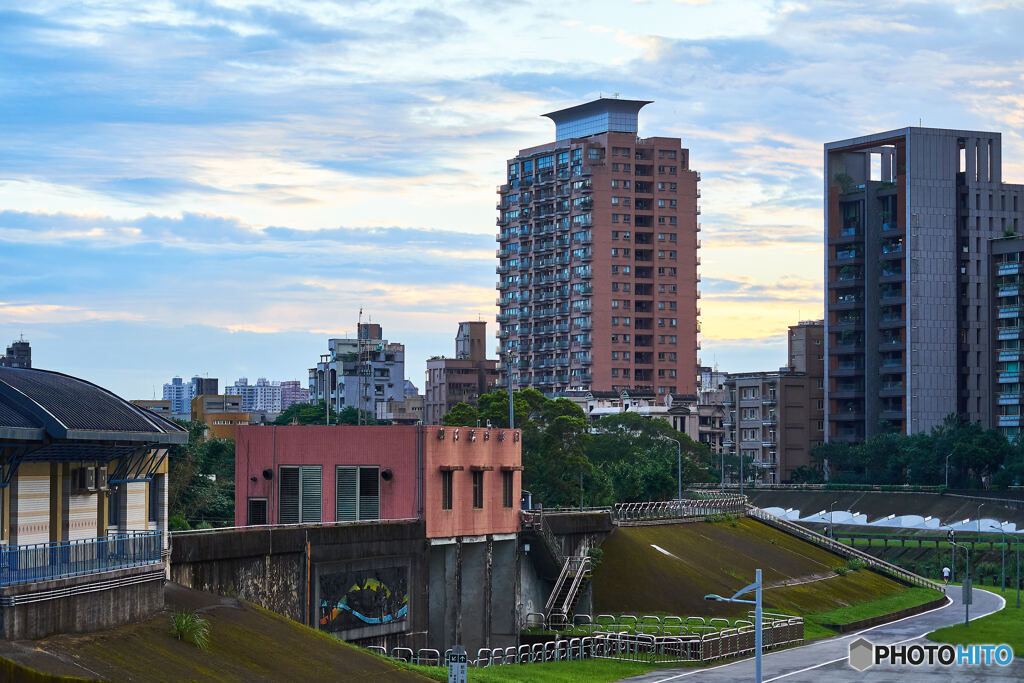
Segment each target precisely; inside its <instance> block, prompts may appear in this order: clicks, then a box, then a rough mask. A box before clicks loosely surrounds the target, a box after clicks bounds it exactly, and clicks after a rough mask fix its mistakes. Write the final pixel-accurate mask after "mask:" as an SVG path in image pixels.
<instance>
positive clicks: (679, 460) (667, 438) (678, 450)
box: [661, 434, 724, 500]
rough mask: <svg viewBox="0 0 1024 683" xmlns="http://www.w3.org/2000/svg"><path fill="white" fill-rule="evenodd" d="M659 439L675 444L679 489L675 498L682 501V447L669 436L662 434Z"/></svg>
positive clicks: (676, 440)
mask: <svg viewBox="0 0 1024 683" xmlns="http://www.w3.org/2000/svg"><path fill="white" fill-rule="evenodd" d="M661 438H662V439H664V440H665V441H675V443H676V461H677V467H678V469H677V470H676V471H677V472H678V475H679V477H678V479H679V487H678V488H679V495H677V496H676V500H682V499H683V445H682V444H681V443H679V440H678V439H673V438H672V437H671V436H665V435H664V434H662V435H661ZM723 476H724V475H723Z"/></svg>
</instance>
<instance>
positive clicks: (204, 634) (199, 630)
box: [171, 610, 210, 650]
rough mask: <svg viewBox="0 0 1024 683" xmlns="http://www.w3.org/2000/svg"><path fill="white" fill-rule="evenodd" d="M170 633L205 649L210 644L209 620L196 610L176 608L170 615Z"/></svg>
mask: <svg viewBox="0 0 1024 683" xmlns="http://www.w3.org/2000/svg"><path fill="white" fill-rule="evenodd" d="M171 635H172V636H174V637H175V638H177V639H178V640H184V641H185V642H187V643H192V644H193V645H195V646H196V647H198V648H199V649H200V650H205V649H207V648H208V647H209V646H210V622H208V621H207V620H206V619H203V618H202V617H201V616H199V613H198V612H189V611H187V610H178V611H177V612H175V613H174V614H172V615H171Z"/></svg>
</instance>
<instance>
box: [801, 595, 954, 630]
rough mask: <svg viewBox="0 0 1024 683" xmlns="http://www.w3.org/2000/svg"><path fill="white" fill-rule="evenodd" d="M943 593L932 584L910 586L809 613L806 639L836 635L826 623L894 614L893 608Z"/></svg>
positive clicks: (930, 598)
mask: <svg viewBox="0 0 1024 683" xmlns="http://www.w3.org/2000/svg"><path fill="white" fill-rule="evenodd" d="M941 597H942V593H940V592H938V591H933V590H931V589H930V588H909V589H907V591H905V592H903V593H897V594H896V595H889V596H886V597H884V598H880V599H878V600H872V601H870V602H861V603H858V604H855V605H849V606H847V607H839V608H837V609H832V610H828V611H826V612H812V613H810V614H805V615H804V640H815V639H817V638H827V637H829V636H834V635H835V634H836V631H835V630H833V629H831V628H828V626H826V624H834V625H837V626H841V625H844V624H851V623H853V622H855V621H860V620H861V619H871V618H872V617H880V616H882V615H885V614H892V613H893V612H899V611H900V610H904V609H908V608H910V607H917V606H918V605H923V604H925V603H926V602H931V601H932V600H937V599H938V598H941Z"/></svg>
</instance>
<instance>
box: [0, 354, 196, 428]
mask: <svg viewBox="0 0 1024 683" xmlns="http://www.w3.org/2000/svg"><path fill="white" fill-rule="evenodd" d="M0 427H35V428H39V427H45V428H46V430H47V432H49V433H50V435H51V436H53V437H55V438H67V437H68V436H69V435H68V432H69V431H73V432H102V433H104V434H105V435H107V436H105V437H104V438H111V435H117V434H128V433H131V434H132V435H133V439H134V440H139V438H140V437H141V438H149V437H152V439H153V440H154V441H163V440H165V439H162V438H160V437H161V436H162V435H168V434H173V435H175V436H177V433H179V432H183V431H184V430H183V429H182V428H181V427H179V426H178V425H176V424H174V423H173V422H170V421H169V420H166V419H164V418H161V417H158V416H156V415H154V414H153V413H151V412H149V411H147V410H144V409H142V408H139V407H137V406H134V405H132V404H131V403H128V402H127V401H125V400H124V399H122V398H120V397H118V396H117V395H115V394H113V393H112V392H110V391H107V390H106V389H103V388H102V387H98V386H96V385H95V384H92V383H90V382H86V381H85V380H82V379H78V378H76V377H71V376H70V375H64V374H61V373H59V372H51V371H47V370H37V369H25V368H0ZM76 436H77V437H78V438H81V437H80V436H78V435H76ZM72 438H74V437H72ZM113 438H116V436H114V437H113Z"/></svg>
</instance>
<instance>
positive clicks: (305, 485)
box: [277, 465, 323, 524]
mask: <svg viewBox="0 0 1024 683" xmlns="http://www.w3.org/2000/svg"><path fill="white" fill-rule="evenodd" d="M322 478H323V475H322V471H321V468H320V466H319V465H303V466H301V467H297V466H294V465H282V466H281V467H280V475H279V482H280V483H279V485H278V486H279V489H278V490H279V495H278V508H279V509H278V511H277V521H278V523H279V524H298V523H300V522H301V523H304V524H308V523H317V522H321V521H323V519H322V517H323V515H322V508H321V497H322Z"/></svg>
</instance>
